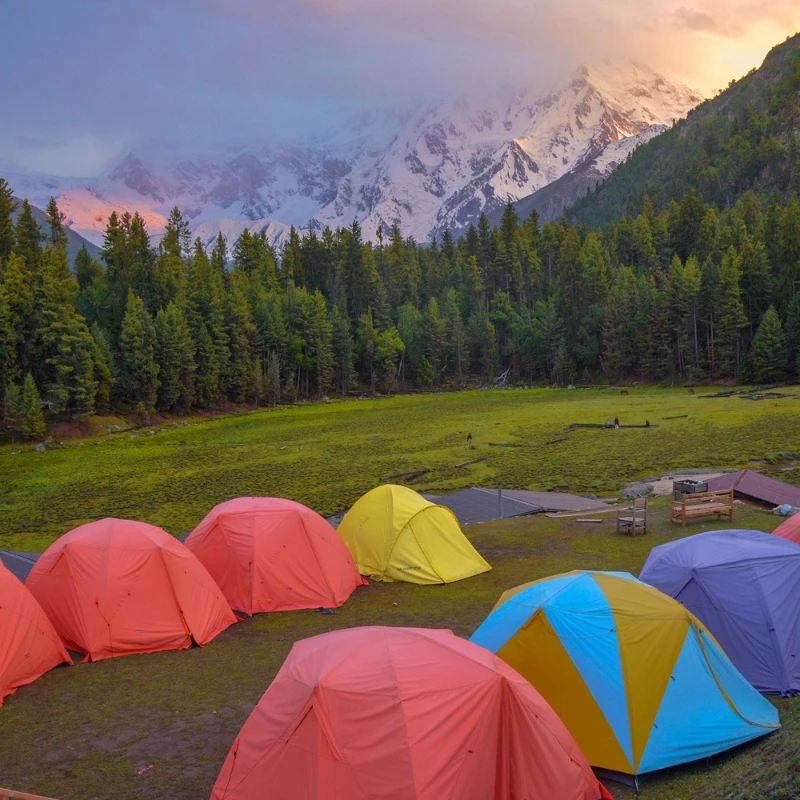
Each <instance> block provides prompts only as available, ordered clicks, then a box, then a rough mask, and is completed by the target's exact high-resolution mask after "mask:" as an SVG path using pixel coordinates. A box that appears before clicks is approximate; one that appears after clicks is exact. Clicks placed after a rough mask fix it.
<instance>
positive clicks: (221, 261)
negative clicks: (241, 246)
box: [211, 231, 228, 276]
mask: <svg viewBox="0 0 800 800" xmlns="http://www.w3.org/2000/svg"><path fill="white" fill-rule="evenodd" d="M227 265H228V242H227V241H226V239H225V237H224V236H223V235H222V231H220V232H219V233H218V234H217V238H216V239H215V240H214V248H213V250H212V251H211V268H212V269H213V270H214V271H215V272H218V273H219V274H220V275H222V276H224V275H225V271H226V269H227Z"/></svg>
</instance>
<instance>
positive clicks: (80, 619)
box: [25, 518, 236, 661]
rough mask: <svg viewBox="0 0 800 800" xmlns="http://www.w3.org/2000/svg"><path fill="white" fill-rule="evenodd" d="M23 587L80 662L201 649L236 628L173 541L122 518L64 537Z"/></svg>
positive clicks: (205, 577) (198, 568)
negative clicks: (80, 657) (82, 656)
mask: <svg viewBox="0 0 800 800" xmlns="http://www.w3.org/2000/svg"><path fill="white" fill-rule="evenodd" d="M25 585H26V586H27V587H28V589H30V592H31V594H32V595H33V596H34V597H35V598H36V599H37V600H38V601H39V603H40V604H41V606H42V608H43V609H44V611H45V613H46V614H47V616H48V617H50V619H51V621H52V623H53V627H54V628H55V629H56V631H57V632H58V634H59V636H60V637H61V639H62V641H63V642H64V644H65V645H66V646H67V647H69V648H70V649H71V650H78V651H80V652H81V653H86V658H85V659H84V660H85V661H90V660H91V661H98V660H100V659H102V658H111V657H112V656H121V655H126V654H128V653H156V652H159V651H161V650H183V649H186V648H188V647H190V646H191V645H192V643H193V642H194V643H195V644H197V645H200V646H202V645H204V644H206V643H207V642H210V641H211V640H212V639H213V638H214V637H215V636H216V635H217V634H218V633H220V632H221V631H223V630H224V629H225V628H227V627H228V626H229V625H231V624H233V623H234V622H236V617H235V616H234V613H233V612H232V611H231V609H230V608H229V607H228V604H227V603H226V602H225V598H224V597H223V596H222V592H220V590H219V587H218V586H217V584H216V583H214V580H213V579H212V577H211V576H210V575H209V574H208V572H207V571H206V569H205V567H204V566H203V565H202V564H201V563H200V562H199V561H198V560H197V559H196V558H195V557H194V556H193V555H192V554H191V553H190V552H189V551H188V550H187V549H186V548H185V547H184V546H183V545H182V544H181V543H180V542H179V541H178V540H177V539H175V538H174V537H173V536H170V535H169V534H168V533H167V532H166V531H163V530H161V528H157V527H155V525H148V524H146V523H144V522H135V521H134V520H129V519H112V518H107V519H101V520H98V521H97V522H90V523H89V524H88V525H81V526H80V527H78V528H75V529H74V530H71V531H70V532H69V533H65V534H64V535H63V536H61V537H60V538H58V539H56V541H55V542H53V544H51V545H50V547H48V548H47V550H45V551H44V553H43V554H42V557H41V558H40V559H39V560H38V561H37V562H36V564H35V566H34V567H33V569H32V570H31V573H30V575H28V579H27V581H26V582H25Z"/></svg>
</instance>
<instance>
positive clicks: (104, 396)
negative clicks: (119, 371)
mask: <svg viewBox="0 0 800 800" xmlns="http://www.w3.org/2000/svg"><path fill="white" fill-rule="evenodd" d="M91 333H92V339H93V340H94V349H93V350H92V360H93V361H94V375H95V380H96V381H97V394H96V395H95V401H94V402H95V406H96V408H98V409H101V410H103V411H107V410H108V409H109V408H110V407H111V392H112V391H113V389H114V384H115V383H116V382H117V378H116V369H115V363H114V354H113V353H112V352H111V347H110V346H109V343H108V337H107V336H106V334H105V331H103V330H102V328H100V326H99V325H98V324H97V322H95V323H94V325H92V330H91Z"/></svg>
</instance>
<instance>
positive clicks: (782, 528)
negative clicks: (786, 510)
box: [772, 514, 800, 544]
mask: <svg viewBox="0 0 800 800" xmlns="http://www.w3.org/2000/svg"><path fill="white" fill-rule="evenodd" d="M772 532H773V533H774V534H775V535H776V536H780V537H781V538H782V539H789V541H791V542H794V543H795V544H800V514H795V515H794V516H793V517H789V519H787V520H786V521H784V522H781V524H780V525H778V527H777V528H775V530H774V531H772Z"/></svg>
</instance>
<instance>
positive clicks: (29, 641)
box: [0, 562, 72, 706]
mask: <svg viewBox="0 0 800 800" xmlns="http://www.w3.org/2000/svg"><path fill="white" fill-rule="evenodd" d="M63 663H67V664H71V663H72V659H71V658H70V657H69V655H68V654H67V651H66V650H65V649H64V647H63V646H62V644H61V640H60V639H59V638H58V634H57V633H56V632H55V630H53V625H52V624H51V622H50V620H49V619H47V616H46V615H45V613H44V611H42V608H41V606H40V605H39V604H38V603H37V602H36V600H35V599H34V598H33V596H32V595H31V593H30V592H29V591H28V590H27V589H26V588H25V586H24V585H23V584H22V583H21V582H20V580H19V579H18V578H17V577H16V575H13V574H12V573H11V572H10V571H9V570H7V569H6V568H5V567H4V566H3V563H2V562H0V706H2V705H3V698H4V697H7V696H8V695H10V694H12V693H13V692H15V691H16V690H17V689H19V687H20V686H25V684H26V683H31V682H32V681H35V680H36V679H37V678H38V677H39V676H40V675H44V673H45V672H47V671H48V670H51V669H53V667H57V666H58V665H59V664H63Z"/></svg>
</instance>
